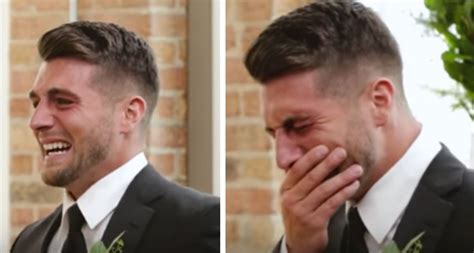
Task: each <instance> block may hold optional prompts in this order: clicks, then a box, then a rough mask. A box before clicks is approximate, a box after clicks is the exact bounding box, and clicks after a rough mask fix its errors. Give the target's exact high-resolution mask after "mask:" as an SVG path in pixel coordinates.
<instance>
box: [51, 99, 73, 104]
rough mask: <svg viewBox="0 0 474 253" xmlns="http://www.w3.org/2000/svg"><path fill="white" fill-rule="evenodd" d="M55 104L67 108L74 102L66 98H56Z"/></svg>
mask: <svg viewBox="0 0 474 253" xmlns="http://www.w3.org/2000/svg"><path fill="white" fill-rule="evenodd" d="M55 102H56V104H58V105H60V106H65V105H70V104H72V100H70V99H66V98H56V99H55Z"/></svg>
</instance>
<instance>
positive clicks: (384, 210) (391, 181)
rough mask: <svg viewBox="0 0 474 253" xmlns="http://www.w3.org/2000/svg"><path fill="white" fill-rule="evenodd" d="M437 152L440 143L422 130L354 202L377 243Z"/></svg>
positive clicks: (404, 205) (389, 227) (383, 237)
mask: <svg viewBox="0 0 474 253" xmlns="http://www.w3.org/2000/svg"><path fill="white" fill-rule="evenodd" d="M440 149H441V145H440V143H438V142H436V141H434V139H433V138H432V136H431V135H430V134H428V133H427V131H426V130H423V129H422V131H421V132H420V134H419V135H418V137H417V138H416V139H415V141H414V142H413V144H412V145H411V146H410V147H409V148H408V150H407V151H406V152H405V154H404V155H403V156H402V157H401V159H400V160H398V162H397V163H396V164H395V165H394V166H393V167H392V168H390V170H388V171H387V172H386V173H385V175H383V176H382V178H380V179H379V180H378V181H377V182H376V183H375V184H374V185H373V186H372V187H371V188H370V190H369V191H368V192H367V193H366V194H365V196H364V197H363V198H362V199H361V200H360V201H359V203H357V205H356V206H357V208H358V210H359V213H360V216H361V219H362V221H363V222H364V225H365V226H366V228H367V231H368V232H369V233H370V234H371V235H372V236H373V237H374V239H375V240H376V241H377V243H379V244H381V243H382V242H383V240H384V239H385V238H386V236H387V235H388V233H389V231H390V230H391V229H392V227H393V226H395V224H396V222H397V220H398V219H399V217H400V216H401V215H402V213H403V212H404V210H405V208H406V207H407V205H408V202H409V201H410V199H411V197H412V195H413V193H414V191H415V189H416V187H417V185H418V183H419V181H420V180H421V177H422V176H423V174H424V172H425V171H426V169H427V168H428V166H429V164H430V163H431V161H432V160H433V159H434V157H435V156H436V155H437V153H438V152H439V151H440ZM401 193H403V194H401Z"/></svg>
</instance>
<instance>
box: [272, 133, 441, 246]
mask: <svg viewBox="0 0 474 253" xmlns="http://www.w3.org/2000/svg"><path fill="white" fill-rule="evenodd" d="M440 150H441V145H440V143H439V142H436V141H434V139H433V138H432V136H431V135H430V134H429V133H428V132H427V131H426V130H423V129H422V131H421V132H420V134H419V135H418V137H417V138H416V139H415V141H414V142H413V144H412V145H411V146H410V147H409V148H408V150H407V151H406V152H405V154H404V155H403V156H402V157H401V158H400V160H398V162H397V163H396V164H395V165H394V166H393V167H392V168H390V170H388V171H387V173H385V175H383V177H382V178H380V179H379V180H378V181H377V182H376V183H375V184H374V185H373V186H372V187H371V188H370V190H369V191H368V192H367V193H366V194H365V195H364V197H363V198H362V199H361V200H360V201H359V203H357V204H356V205H355V206H356V207H357V208H358V211H359V214H360V216H361V219H362V221H363V222H364V225H365V227H366V228H367V232H366V233H365V235H364V239H365V242H366V244H367V249H368V250H369V253H380V252H382V249H383V247H384V246H386V245H387V244H388V243H389V242H390V241H391V240H392V239H393V236H394V235H395V231H396V230H397V227H398V224H399V223H400V220H401V218H402V216H403V213H404V211H405V208H406V207H407V206H408V203H409V201H410V199H411V197H412V195H413V193H414V192H415V189H416V187H417V186H418V183H419V182H420V179H421V177H422V176H423V174H424V172H425V171H426V169H427V168H428V166H429V165H430V163H431V161H432V160H433V159H434V158H435V156H436V155H437V154H438V152H439V151H440ZM346 205H347V207H349V205H350V204H349V203H346ZM347 209H349V208H347ZM404 246H405V245H399V247H401V248H403V247H404ZM280 253H288V249H287V247H286V241H285V238H284V237H283V241H282V247H281V248H280Z"/></svg>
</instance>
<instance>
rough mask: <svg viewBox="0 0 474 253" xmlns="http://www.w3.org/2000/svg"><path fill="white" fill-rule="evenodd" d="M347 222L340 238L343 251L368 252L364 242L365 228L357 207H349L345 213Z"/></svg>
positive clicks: (345, 252)
mask: <svg viewBox="0 0 474 253" xmlns="http://www.w3.org/2000/svg"><path fill="white" fill-rule="evenodd" d="M347 218H348V223H347V224H346V227H345V228H344V234H343V239H342V244H343V245H342V249H343V251H342V252H343V253H368V252H369V251H368V249H367V245H366V244H365V240H364V234H365V231H367V229H366V228H365V225H364V223H363V222H362V219H361V218H360V215H359V211H357V208H355V207H351V209H349V213H348V215H347Z"/></svg>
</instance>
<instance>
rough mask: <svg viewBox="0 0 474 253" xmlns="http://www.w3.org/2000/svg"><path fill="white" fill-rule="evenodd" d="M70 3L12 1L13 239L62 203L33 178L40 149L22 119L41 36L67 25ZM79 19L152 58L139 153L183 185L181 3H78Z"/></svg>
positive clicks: (115, 0)
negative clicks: (133, 36)
mask: <svg viewBox="0 0 474 253" xmlns="http://www.w3.org/2000/svg"><path fill="white" fill-rule="evenodd" d="M68 3H69V1H66V0H12V1H11V12H10V13H11V42H10V55H11V56H10V70H11V73H10V75H11V84H10V90H11V94H10V114H11V126H10V129H11V133H10V136H11V137H10V138H11V143H10V148H11V149H10V150H11V166H10V175H11V181H10V189H11V190H10V196H11V226H12V234H11V236H12V240H13V238H15V237H16V236H17V234H18V233H19V232H20V231H21V230H22V229H23V227H24V226H25V225H27V224H29V223H31V222H32V221H34V220H36V219H39V218H40V217H44V216H45V215H47V214H48V213H49V212H50V211H51V210H52V209H53V208H54V207H56V206H57V204H58V203H59V202H60V201H61V196H62V193H61V190H60V189H56V188H51V187H47V186H45V185H44V184H43V183H42V181H41V178H40V176H39V172H38V163H39V155H40V154H39V150H38V147H37V144H36V141H35V140H34V138H33V136H32V134H31V131H30V129H29V128H28V118H29V116H30V114H31V112H32V107H31V105H30V103H29V101H28V99H27V92H28V91H29V89H30V88H31V85H32V84H33V81H34V78H35V75H36V71H37V68H38V66H39V64H40V59H39V56H38V54H37V51H36V43H37V40H38V39H39V37H40V36H41V34H43V33H44V32H46V31H47V30H49V29H51V28H53V27H56V26H58V25H60V24H62V23H64V22H67V21H68V10H69V5H68ZM78 17H79V19H81V20H84V19H87V20H100V21H108V22H115V23H118V24H120V25H122V26H125V27H126V28H128V29H129V30H132V31H134V32H136V33H138V34H139V35H140V36H142V37H144V38H146V39H147V40H148V42H149V43H150V45H151V46H152V48H153V49H154V51H155V56H156V59H157V62H158V67H159V74H160V81H161V87H160V88H161V90H160V99H159V102H158V106H157V108H156V111H155V114H154V115H153V119H152V126H151V129H150V133H149V138H148V148H147V150H146V153H147V155H148V157H149V159H150V162H151V163H152V164H154V166H155V167H156V168H159V170H160V171H161V173H163V174H164V175H165V176H167V177H168V178H171V179H173V180H175V181H177V182H179V183H182V184H186V182H187V171H186V143H187V140H186V127H187V120H186V119H187V116H186V113H187V101H186V91H187V87H186V86H187V84H186V83H187V68H186V57H187V56H186V50H187V37H186V36H187V24H186V22H187V1H186V0H79V1H78Z"/></svg>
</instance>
